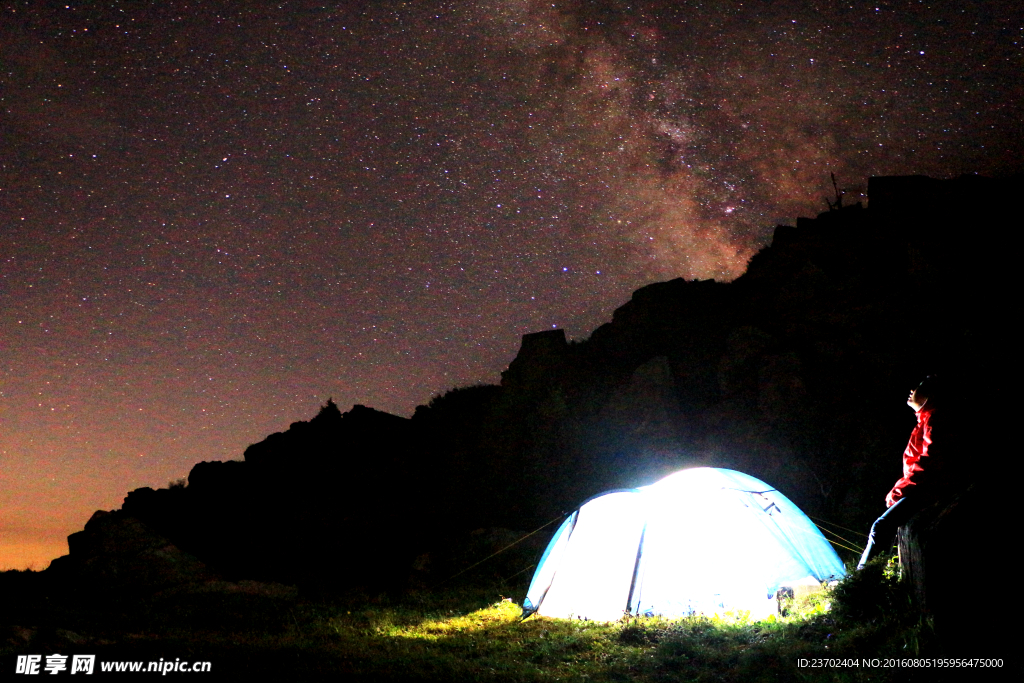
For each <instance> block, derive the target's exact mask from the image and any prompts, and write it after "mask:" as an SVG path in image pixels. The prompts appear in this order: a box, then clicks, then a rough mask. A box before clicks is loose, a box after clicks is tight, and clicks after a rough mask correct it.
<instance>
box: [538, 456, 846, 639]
mask: <svg viewBox="0 0 1024 683" xmlns="http://www.w3.org/2000/svg"><path fill="white" fill-rule="evenodd" d="M844 574H845V570H844V568H843V563H842V562H841V561H840V559H839V557H838V555H836V552H835V550H833V549H832V546H831V545H830V544H829V542H828V541H827V540H825V537H824V536H822V535H821V532H820V531H818V529H817V527H815V525H814V523H812V522H811V520H810V519H808V518H807V516H806V515H805V514H804V513H803V512H801V511H800V509H799V508H798V507H797V506H796V505H794V504H793V503H792V502H791V501H790V500H789V499H788V498H786V497H785V496H784V495H782V494H781V493H779V492H778V491H776V490H775V489H773V488H771V487H770V486H768V485H767V484H765V483H764V482H762V481H760V480H758V479H755V478H754V477H751V476H749V475H746V474H743V473H741V472H736V471H734V470H727V469H720V468H712V467H699V468H694V469H688V470H682V471H681V472H676V473H675V474H672V475H669V476H668V477H665V478H664V479H662V480H660V481H659V482H657V483H655V484H653V485H651V486H645V487H642V488H638V489H629V490H624V491H611V492H609V493H604V494H601V495H599V496H595V497H594V498H591V499H590V500H589V501H587V502H586V503H584V504H583V505H582V506H581V507H580V508H579V509H578V510H577V511H575V512H574V513H573V514H571V515H570V516H569V518H568V519H566V520H565V522H563V523H562V525H561V526H560V527H559V529H558V531H556V532H555V535H554V537H553V538H552V539H551V542H550V543H549V544H548V547H547V550H545V551H544V555H543V557H542V558H541V561H540V563H539V564H538V565H537V569H536V571H535V573H534V576H533V581H532V582H531V583H530V589H529V591H528V592H527V596H526V600H525V601H524V603H523V614H524V616H529V615H530V614H533V613H537V614H541V615H544V616H550V617H561V618H572V617H577V618H581V619H593V620H598V621H613V620H616V619H618V618H620V617H621V616H622V615H623V614H624V613H629V614H634V615H638V614H643V615H661V616H666V617H681V616H689V615H693V614H699V613H703V614H709V615H710V614H714V613H717V614H722V613H724V612H728V611H749V612H750V617H751V618H752V619H763V618H765V617H767V616H768V615H769V614H774V613H775V611H776V603H775V594H776V591H778V589H779V588H781V587H783V586H795V585H802V584H809V583H813V584H815V585H816V584H818V583H820V582H822V581H829V580H833V579H839V578H842V577H843V576H844Z"/></svg>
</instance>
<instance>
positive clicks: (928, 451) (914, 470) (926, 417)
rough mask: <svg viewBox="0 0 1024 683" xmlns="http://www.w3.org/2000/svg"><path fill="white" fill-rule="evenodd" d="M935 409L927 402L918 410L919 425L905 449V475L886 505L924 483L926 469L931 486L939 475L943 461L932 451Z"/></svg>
mask: <svg viewBox="0 0 1024 683" xmlns="http://www.w3.org/2000/svg"><path fill="white" fill-rule="evenodd" d="M933 413H934V409H933V408H932V406H929V405H928V404H927V403H926V404H925V405H924V406H923V407H922V408H921V410H919V411H917V426H916V427H914V431H912V432H911V433H910V443H908V444H907V450H905V451H903V477H902V478H901V479H900V480H899V481H897V482H896V485H895V486H893V487H892V491H889V495H887V496H886V497H885V506H886V507H892V505H893V504H894V503H895V502H896V501H898V500H899V499H900V498H903V496H904V495H905V494H907V493H910V492H911V491H913V489H912V488H910V487H916V486H919V485H921V484H922V482H923V480H924V479H925V476H924V474H923V473H924V471H925V470H926V469H927V470H928V480H929V488H931V486H930V485H931V484H932V483H933V481H934V480H935V479H937V478H938V477H937V476H935V475H938V474H939V470H940V469H941V463H939V462H938V461H936V460H935V458H934V453H933V452H932V426H933V422H934V421H933V420H932V414H933Z"/></svg>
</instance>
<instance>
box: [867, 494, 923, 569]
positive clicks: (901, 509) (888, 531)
mask: <svg viewBox="0 0 1024 683" xmlns="http://www.w3.org/2000/svg"><path fill="white" fill-rule="evenodd" d="M924 502H925V501H923V500H922V499H920V498H900V499H899V500H897V501H896V502H895V503H894V504H893V505H892V506H891V507H890V508H889V509H888V510H886V511H885V512H883V513H882V516H881V517H879V518H878V519H876V520H875V523H874V524H872V525H871V531H870V532H869V533H868V544H867V546H866V547H865V548H864V554H863V555H861V556H860V562H858V563H857V569H863V568H864V565H866V564H867V563H868V562H869V561H870V560H871V558H872V557H874V556H875V555H877V554H878V553H879V552H883V551H886V550H888V549H889V548H891V547H892V541H893V538H894V537H895V536H896V531H897V530H898V529H899V528H900V527H901V526H903V525H904V524H906V523H907V522H909V521H910V518H911V517H913V516H914V513H916V512H917V511H918V510H920V509H921V508H922V507H924V505H923V504H922V503H924Z"/></svg>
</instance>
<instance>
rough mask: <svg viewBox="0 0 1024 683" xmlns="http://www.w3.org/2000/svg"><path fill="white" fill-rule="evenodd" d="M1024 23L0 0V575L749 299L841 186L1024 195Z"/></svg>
mask: <svg viewBox="0 0 1024 683" xmlns="http://www.w3.org/2000/svg"><path fill="white" fill-rule="evenodd" d="M1022 7H1024V5H1022V4H1021V3H1020V2H1019V1H1018V0H1005V1H1001V2H1000V1H995V2H971V1H970V0H961V1H959V2H956V3H950V2H937V1H936V2H919V1H901V2H860V1H857V2H831V1H830V2H814V1H811V0H804V1H801V2H788V1H785V0H783V1H773V2H771V3H768V2H745V3H740V2H691V1H686V0H677V1H674V2H616V1H604V0H597V1H594V2H562V1H557V2H550V1H548V2H534V1H532V0H481V1H479V2H473V1H471V0H453V1H451V2H435V1H433V0H424V1H422V2H408V3H406V2H389V1H380V2H344V3H307V2H274V3H268V2H258V1H253V2H244V3H243V2H217V1H213V0H211V1H204V2H198V1H194V2H180V1H178V0H161V1H159V2H149V1H145V0H139V1H136V2H100V1H96V2H87V3H86V2H73V3H70V4H68V3H67V2H66V0H65V1H60V2H36V1H28V2H3V3H0V569H2V568H8V567H13V568H23V567H34V568H36V569H42V568H44V567H45V566H46V565H47V564H48V562H49V560H50V559H52V558H54V557H56V556H59V555H62V554H65V553H66V552H67V544H66V541H65V537H66V536H67V534H69V533H72V532H74V531H77V530H79V529H81V528H82V526H83V524H84V523H85V521H86V520H87V519H88V518H89V516H90V515H91V514H92V512H93V511H94V510H96V509H116V508H117V507H119V506H120V504H121V500H122V499H123V497H124V495H125V494H126V493H127V491H129V490H132V489H134V488H137V487H140V486H153V487H159V486H166V485H167V483H168V482H169V481H171V480H176V479H179V478H182V477H185V476H187V474H188V472H189V469H190V468H191V466H192V465H193V464H194V463H196V462H199V461H201V460H227V459H238V458H240V457H241V455H242V451H243V450H244V449H245V447H246V446H247V445H248V444H250V443H253V442H256V441H259V440H261V439H262V438H263V437H265V436H266V435H267V434H269V433H271V432H275V431H281V430H284V429H286V428H287V427H288V424H289V423H291V422H293V421H295V420H299V419H309V418H310V417H312V416H313V415H314V414H315V413H316V411H317V408H318V407H319V406H320V405H321V404H323V403H324V402H325V401H326V400H327V398H328V397H333V398H334V400H335V401H336V402H337V403H338V404H339V405H340V406H341V407H342V409H346V408H347V407H348V406H350V405H352V404H354V403H361V404H364V405H369V406H373V407H375V408H378V409H381V410H386V411H389V412H393V413H396V414H399V415H406V416H408V415H410V414H411V413H412V411H413V409H414V407H415V406H416V405H417V404H420V403H426V402H427V401H428V400H429V399H430V397H431V396H432V395H435V394H437V393H440V392H443V391H445V390H447V389H450V388H453V387H456V386H464V385H468V384H473V383H477V382H497V381H498V379H499V373H500V371H501V370H502V369H503V368H504V367H505V366H506V365H507V364H508V362H509V361H510V360H511V359H512V358H513V357H514V356H515V353H516V351H517V349H518V346H519V339H520V336H521V335H522V334H524V333H527V332H535V331H539V330H543V329H551V328H554V327H561V328H564V329H565V330H566V332H567V334H568V335H569V336H570V337H571V338H583V337H586V336H587V335H588V334H589V333H590V332H591V331H592V330H593V329H594V328H595V327H597V326H598V325H599V324H601V323H602V322H605V321H607V320H609V319H610V316H611V312H612V311H613V310H614V309H615V308H616V307H617V306H619V305H621V304H622V303H624V302H625V301H626V300H627V299H628V298H629V295H630V293H631V292H632V291H633V290H635V289H637V288H639V287H641V286H643V285H645V284H647V283H650V282H653V281H658V280H665V279H670V278H673V277H680V276H681V277H686V278H701V279H705V278H715V279H719V280H730V279H733V278H735V277H737V276H738V275H740V274H741V273H742V272H743V270H744V267H745V264H746V262H747V260H748V259H749V257H750V256H751V255H752V254H753V253H755V252H756V251H757V250H758V249H759V248H761V247H762V246H764V245H765V244H766V243H767V241H768V240H769V239H770V236H771V231H772V229H773V227H774V225H775V224H777V223H779V222H791V221H792V220H793V219H794V218H795V217H796V216H798V215H815V214H817V213H818V212H820V211H822V210H825V208H826V206H825V201H824V199H825V197H828V196H831V195H832V193H833V191H832V186H831V181H830V179H829V174H830V173H835V174H836V177H837V179H838V182H839V185H840V186H841V187H843V188H845V190H846V201H847V203H849V202H853V201H857V200H861V199H864V197H863V196H862V195H863V192H864V191H865V189H866V185H867V178H868V177H869V176H872V175H893V174H911V173H921V174H927V175H932V176H935V177H952V176H956V175H959V174H961V173H982V174H986V175H1006V174H1009V173H1019V172H1021V171H1022V170H1024V162H1022V159H1024V145H1022V140H1024V132H1022V123H1021V122H1022V121H1024V111H1022V110H1024V105H1022V103H1024V78H1022V77H1021V74H1022V73H1024V9H1022Z"/></svg>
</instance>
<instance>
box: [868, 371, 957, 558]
mask: <svg viewBox="0 0 1024 683" xmlns="http://www.w3.org/2000/svg"><path fill="white" fill-rule="evenodd" d="M938 389H939V382H938V378H937V377H936V376H935V375H929V376H928V377H925V378H924V381H922V382H921V384H919V385H918V387H917V388H916V389H914V390H913V391H911V392H910V396H909V397H908V398H907V405H909V406H910V407H911V408H913V409H914V412H915V413H916V414H917V425H915V427H914V430H913V431H912V432H911V433H910V441H909V443H907V448H906V450H904V451H903V476H902V477H901V478H900V479H899V480H898V481H897V482H896V484H895V485H894V486H893V487H892V490H890V491H889V493H888V494H887V495H886V496H885V506H886V508H888V509H887V510H886V511H885V512H884V513H882V515H881V516H880V517H879V518H878V519H876V520H875V523H874V524H872V525H871V531H870V532H869V533H868V542H867V546H866V547H865V548H864V553H863V554H862V555H861V557H860V562H858V563H857V569H862V568H863V567H864V565H866V564H867V563H868V562H869V561H870V560H871V559H872V557H874V556H875V555H877V554H878V552H879V551H880V550H885V549H888V548H889V547H891V543H892V539H893V537H894V536H895V535H896V531H897V530H898V529H899V527H900V526H902V525H903V524H905V523H907V522H908V521H909V520H910V518H911V517H913V516H914V514H915V513H917V512H918V511H919V510H921V509H922V508H923V507H925V506H926V505H928V504H929V503H932V502H934V501H935V499H936V498H937V497H938V496H939V494H940V493H941V488H942V484H943V483H944V482H943V480H944V477H943V474H944V470H945V467H944V465H945V463H943V459H942V458H941V457H939V456H937V455H936V454H937V448H936V445H935V412H936V407H937V405H936V404H937V402H938V401H937V400H936V397H937V395H938V394H939V391H938ZM940 435H941V433H940ZM939 448H940V449H941V448H942V447H941V446H940V447H939Z"/></svg>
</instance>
